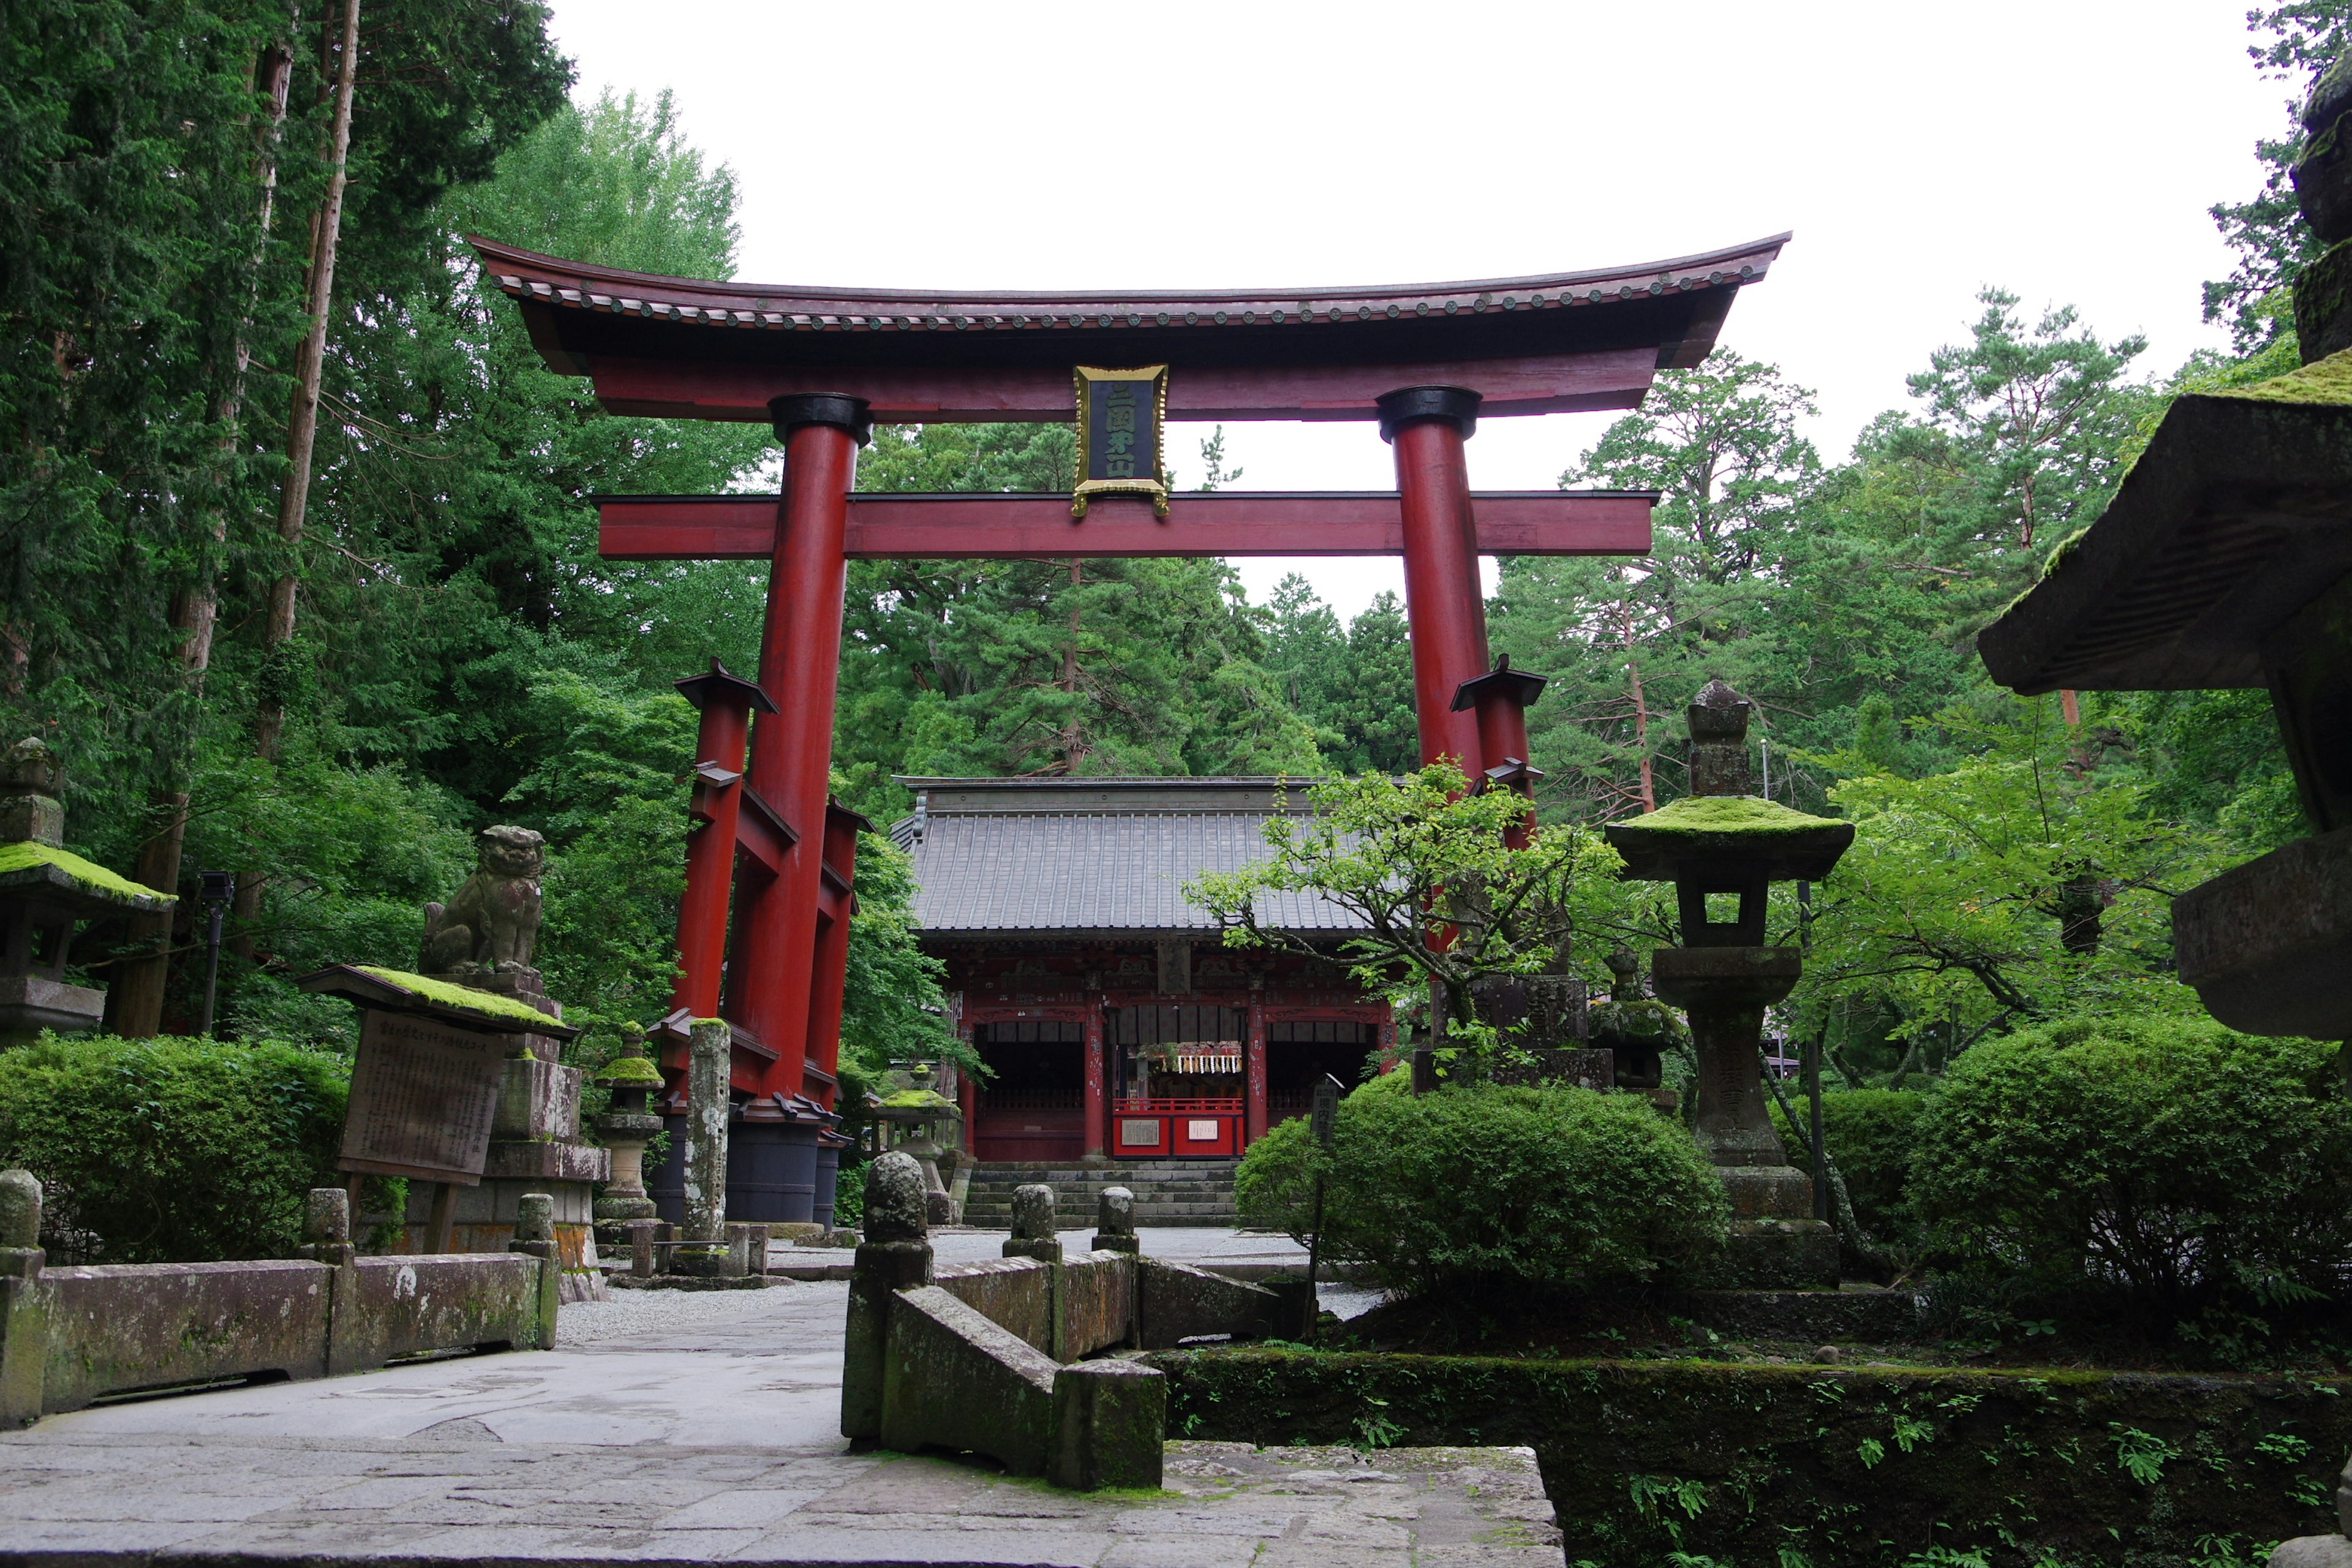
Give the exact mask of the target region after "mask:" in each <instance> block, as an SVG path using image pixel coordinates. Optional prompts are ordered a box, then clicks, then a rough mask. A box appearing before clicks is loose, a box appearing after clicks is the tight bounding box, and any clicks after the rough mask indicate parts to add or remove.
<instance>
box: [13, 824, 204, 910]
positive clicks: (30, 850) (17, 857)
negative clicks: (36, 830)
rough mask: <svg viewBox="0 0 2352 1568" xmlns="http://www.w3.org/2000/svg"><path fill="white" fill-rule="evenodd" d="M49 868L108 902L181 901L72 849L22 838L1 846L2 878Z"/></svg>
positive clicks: (76, 885) (79, 888)
mask: <svg viewBox="0 0 2352 1568" xmlns="http://www.w3.org/2000/svg"><path fill="white" fill-rule="evenodd" d="M43 867H47V868H50V869H51V870H54V871H57V872H58V873H59V874H60V875H62V876H63V877H65V878H66V879H67V880H68V881H70V882H72V883H73V884H74V886H75V888H76V889H78V890H79V891H81V892H84V893H87V894H89V895H91V896H93V897H95V898H99V899H101V900H105V901H106V902H108V903H123V902H130V903H138V904H142V905H147V906H149V907H157V906H161V905H164V904H174V903H177V902H179V899H178V897H177V896H176V895H175V894H172V893H163V892H158V891H156V890H155V889H153V888H146V887H142V886H141V885H140V884H138V883H137V882H134V881H132V880H131V879H130V878H128V877H118V876H116V875H115V874H114V873H113V872H111V871H110V870H108V869H107V868H105V867H103V866H100V865H99V864H97V863H96V862H94V861H89V860H85V859H83V858H81V857H80V856H79V855H77V854H75V853H74V852H73V851H72V850H70V849H58V848H56V847H52V846H50V845H47V844H38V843H36V842H34V841H33V840H32V839H29V838H20V839H18V840H16V842H15V843H13V844H0V877H5V876H6V875H8V874H9V873H10V872H13V871H32V870H37V869H39V868H43Z"/></svg>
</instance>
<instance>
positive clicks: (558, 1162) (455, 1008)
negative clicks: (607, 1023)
mask: <svg viewBox="0 0 2352 1568" xmlns="http://www.w3.org/2000/svg"><path fill="white" fill-rule="evenodd" d="M475 845H476V850H477V854H478V864H477V866H476V868H475V870H474V873H473V874H472V875H471V876H469V877H468V878H467V879H466V881H465V883H464V885H463V886H461V887H460V888H459V889H457V893H456V894H455V895H454V896H453V897H451V899H450V900H449V901H448V902H447V903H446V904H441V903H435V904H428V905H426V906H425V942H424V948H423V952H422V955H421V963H423V965H424V968H425V971H426V973H415V974H412V973H405V972H403V971H400V970H394V969H382V968H375V967H372V966H366V965H352V964H339V965H336V966H335V967H333V968H331V969H325V970H321V971H320V972H319V973H316V974H311V975H307V976H305V977H303V979H302V980H301V981H300V982H299V984H301V985H302V986H303V988H304V989H306V990H310V991H314V992H324V993H329V994H336V995H341V996H346V997H348V998H350V999H351V1000H352V1001H353V1002H356V1003H358V1004H359V1005H361V1007H362V1009H364V1010H365V1012H366V1014H367V1022H366V1023H365V1024H364V1025H363V1026H362V1031H361V1049H360V1061H359V1064H358V1066H357V1068H356V1069H355V1071H354V1074H353V1088H352V1112H351V1116H350V1118H349V1119H347V1121H346V1123H345V1139H346V1142H345V1159H344V1168H345V1169H347V1170H353V1171H362V1172H375V1173H381V1174H404V1175H408V1176H410V1177H411V1178H412V1182H411V1184H410V1187H409V1194H408V1209H407V1212H406V1214H405V1215H402V1216H400V1218H401V1221H402V1223H403V1224H404V1226H405V1229H406V1233H407V1236H406V1243H405V1246H406V1249H407V1250H409V1251H412V1252H435V1251H457V1252H496V1251H503V1250H505V1248H506V1247H507V1244H508V1243H509V1241H511V1240H512V1239H513V1238H514V1235H515V1226H516V1223H517V1220H518V1218H519V1217H520V1214H521V1212H522V1211H521V1202H522V1199H523V1196H524V1195H525V1194H547V1195H548V1197H549V1198H550V1199H551V1202H552V1203H553V1205H554V1207H553V1211H552V1220H551V1223H552V1225H553V1227H554V1232H553V1234H554V1243H555V1247H556V1251H557V1254H558V1257H559V1258H561V1260H562V1265H563V1280H562V1289H563V1299H564V1300H602V1299H603V1298H604V1275H603V1272H602V1270H601V1269H600V1268H598V1265H597V1258H596V1237H595V1234H594V1229H593V1226H594V1223H595V1217H596V1216H595V1213H594V1205H595V1188H596V1184H598V1183H601V1182H604V1181H605V1180H607V1179H609V1178H610V1176H611V1174H612V1157H611V1154H610V1153H609V1152H607V1151H606V1150H604V1149H601V1148H598V1147H597V1146H596V1145H594V1144H593V1143H590V1142H587V1141H586V1140H585V1139H584V1138H583V1136H582V1135H581V1131H580V1094H581V1089H582V1087H583V1078H584V1075H583V1072H582V1070H581V1069H580V1068H570V1067H565V1066H563V1065H562V1062H561V1060H560V1059H559V1058H560V1057H561V1055H562V1044H563V1042H564V1041H565V1040H567V1039H570V1038H572V1037H573V1036H575V1035H577V1034H578V1033H579V1031H578V1030H576V1029H573V1028H572V1027H570V1026H566V1025H565V1024H564V1023H563V1021H562V1019H563V1009H562V1006H561V1005H558V1004H557V1003H555V1002H553V1001H551V1000H550V999H549V997H548V995H547V988H546V986H545V985H544V984H542V982H541V978H540V973H539V971H538V970H537V969H534V968H532V967H531V963H530V961H531V958H532V955H533V952H534V951H535V949H536V947H537V944H538V939H539V923H540V902H541V898H540V882H539V879H540V876H541V872H542V871H543V870H544V869H545V866H546V846H545V842H544V840H542V839H541V837H540V836H539V835H538V834H536V833H534V832H532V831H530V829H529V828H524V827H511V826H499V827H487V828H484V829H483V830H482V831H481V832H480V833H478V834H477V835H476V836H475ZM386 1015H390V1018H389V1019H387V1018H386ZM420 1020H423V1022H420ZM434 1026H437V1027H438V1029H439V1030H440V1031H441V1036H442V1037H435V1038H432V1039H428V1036H430V1035H432V1034H433V1027H434ZM372 1044H373V1048H372ZM493 1051H495V1052H496V1053H497V1055H496V1067H495V1072H494V1073H493V1072H492V1070H491V1068H490V1066H489V1064H488V1061H487V1060H485V1059H484V1058H487V1057H488V1053H490V1052H493ZM468 1053H470V1056H469V1055H468ZM461 1058H466V1059H467V1060H470V1062H471V1066H470V1067H467V1068H464V1070H462V1071H461V1070H460V1061H461ZM485 1085H487V1089H486V1088H485ZM365 1086H374V1087H372V1088H368V1087H365ZM425 1086H430V1087H429V1088H428V1087H425ZM486 1098H487V1108H486V1106H485V1100H486ZM485 1120H487V1122H488V1130H487V1133H486V1134H483V1133H480V1132H478V1131H476V1130H477V1129H478V1127H479V1125H480V1124H481V1123H482V1122H483V1121H485ZM363 1123H364V1125H363ZM461 1131H462V1132H463V1133H464V1141H463V1142H460V1141H459V1138H458V1134H459V1133H460V1132H461ZM355 1135H362V1137H363V1142H367V1147H360V1146H357V1145H354V1144H353V1143H352V1142H351V1140H352V1138H353V1137H354V1136H355ZM395 1137H400V1138H404V1139H405V1140H406V1146H407V1147H408V1148H409V1149H410V1150H411V1152H415V1150H417V1149H432V1150H436V1151H438V1153H437V1154H436V1159H438V1160H440V1161H442V1162H443V1163H440V1164H436V1163H433V1162H430V1161H423V1160H416V1161H408V1162H403V1161H400V1160H397V1159H394V1158H391V1157H388V1156H386V1155H384V1154H383V1152H382V1149H383V1147H385V1146H388V1145H386V1144H384V1143H383V1140H387V1139H394V1138H395ZM371 1150H374V1151H375V1152H370V1151H371ZM468 1162H470V1163H471V1168H470V1170H467V1169H465V1168H463V1167H464V1166H465V1165H466V1163H468ZM403 1163H405V1164H406V1166H407V1168H405V1169H395V1168H394V1166H397V1165H401V1164H403ZM419 1178H421V1179H419Z"/></svg>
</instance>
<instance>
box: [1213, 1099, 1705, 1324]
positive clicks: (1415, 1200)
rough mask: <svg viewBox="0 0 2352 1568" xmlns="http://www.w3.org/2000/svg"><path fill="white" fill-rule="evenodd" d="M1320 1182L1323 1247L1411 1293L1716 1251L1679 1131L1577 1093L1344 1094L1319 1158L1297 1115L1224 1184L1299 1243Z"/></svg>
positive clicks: (1650, 1115)
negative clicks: (1330, 1136) (1328, 1146)
mask: <svg viewBox="0 0 2352 1568" xmlns="http://www.w3.org/2000/svg"><path fill="white" fill-rule="evenodd" d="M1389 1076H1390V1077H1391V1078H1394V1077H1397V1076H1399V1075H1396V1074H1391V1075H1389ZM1377 1081H1379V1080H1375V1082H1377ZM1318 1177H1319V1178H1320V1179H1321V1180H1322V1182H1323V1184H1324V1188H1325V1195H1324V1205H1323V1248H1324V1255H1325V1256H1326V1257H1333V1258H1354V1259H1359V1260H1360V1261H1362V1262H1364V1263H1366V1264H1369V1265H1370V1267H1371V1268H1372V1269H1373V1271H1374V1273H1375V1275H1376V1276H1377V1278H1378V1279H1380V1281H1381V1283H1383V1284H1385V1285H1388V1286H1390V1287H1391V1288H1394V1289H1403V1290H1408V1291H1412V1292H1415V1293H1418V1294H1427V1293H1431V1292H1440V1291H1448V1290H1460V1289H1480V1288H1492V1287H1506V1288H1517V1289H1527V1288H1549V1289H1561V1288H1576V1287H1588V1286H1593V1285H1599V1284H1606V1283H1614V1282H1622V1281H1628V1280H1646V1279H1655V1278H1659V1277H1661V1276H1673V1275H1675V1274H1677V1273H1679V1272H1681V1271H1683V1270H1685V1269H1688V1268H1694V1267H1696V1266H1698V1265H1700V1264H1702V1263H1703V1262H1704V1261H1705V1260H1706V1258H1708V1257H1710V1256H1711V1255H1712V1254H1713V1252H1714V1251H1715V1250H1716V1249H1717V1248H1718V1247H1720V1246H1721V1245H1722V1240H1723V1236H1724V1226H1725V1225H1726V1223H1727V1204H1726V1201H1725V1199H1724V1196H1723V1189H1722V1185H1721V1184H1720V1183H1718V1182H1717V1180H1716V1178H1715V1173H1714V1172H1713V1170H1712V1169H1710V1168H1709V1167H1708V1165H1707V1164H1706V1161H1705V1160H1704V1159H1703V1158H1701V1157H1700V1155H1699V1153H1698V1152H1697V1150H1696V1147H1695V1146H1694V1145H1693V1144H1692V1143H1691V1142H1690V1139H1689V1138H1688V1137H1687V1136H1686V1135H1685V1133H1684V1132H1683V1131H1682V1130H1681V1129H1680V1128H1679V1127H1677V1126H1676V1125H1675V1124H1674V1123H1672V1122H1669V1121H1665V1120H1664V1119H1662V1118H1660V1117H1659V1116H1657V1115H1656V1114H1655V1113H1654V1112H1653V1111H1652V1110H1650V1108H1649V1107H1648V1106H1647V1105H1646V1104H1643V1103H1642V1102H1640V1101H1637V1100H1633V1099H1632V1098H1631V1097H1627V1096H1619V1095H1602V1094H1595V1093H1593V1092H1592V1091H1591V1090H1590V1089H1568V1088H1545V1089H1506V1088H1499V1087H1496V1086H1493V1085H1477V1086H1471V1087H1465V1088H1460V1089H1444V1090H1442V1091H1440V1092H1438V1093H1436V1094H1430V1095H1421V1096H1414V1095H1412V1094H1409V1093H1405V1092H1401V1091H1399V1090H1396V1089H1372V1088H1370V1086H1367V1087H1366V1088H1364V1089H1358V1090H1357V1091H1356V1092H1354V1093H1353V1094H1350V1095H1349V1096H1348V1097H1347V1098H1346V1099H1345V1100H1342V1101H1340V1104H1339V1117H1338V1120H1337V1123H1336V1127H1335V1131H1334V1137H1333V1146H1332V1149H1331V1151H1330V1152H1328V1154H1327V1153H1325V1152H1322V1151H1321V1150H1319V1149H1318V1148H1316V1147H1315V1145H1314V1142H1313V1139H1312V1137H1311V1136H1310V1134H1309V1132H1308V1130H1307V1122H1306V1121H1303V1120H1293V1121H1286V1122H1284V1123H1283V1124H1282V1125H1280V1126H1279V1127H1276V1129H1274V1130H1273V1131H1271V1132H1269V1133H1268V1134H1267V1135H1266V1136H1265V1138H1263V1139H1261V1140H1259V1141H1258V1142H1255V1143H1254V1144H1252V1145H1251V1146H1250V1149H1249V1152H1248V1153H1247V1154H1245V1155H1244V1157H1243V1160H1242V1165H1241V1170H1240V1173H1239V1174H1238V1176H1237V1177H1236V1180H1235V1193H1236V1197H1237V1201H1238V1203H1239V1205H1240V1208H1241V1212H1242V1214H1243V1215H1244V1219H1245V1220H1246V1222H1247V1223H1250V1224H1253V1225H1260V1226H1266V1227H1268V1228H1272V1229H1277V1230H1283V1231H1286V1232H1288V1233H1289V1234H1291V1235H1292V1236H1295V1237H1299V1238H1301V1239H1302V1240H1303V1239H1304V1238H1305V1237H1306V1236H1307V1233H1308V1232H1309V1231H1310V1230H1311V1229H1312V1227H1313V1225H1314V1202H1313V1194H1314V1185H1315V1183H1316V1181H1317V1179H1318Z"/></svg>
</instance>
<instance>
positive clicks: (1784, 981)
mask: <svg viewBox="0 0 2352 1568" xmlns="http://www.w3.org/2000/svg"><path fill="white" fill-rule="evenodd" d="M1749 712H1750V704H1749V703H1748V700H1747V699H1746V698H1744V697H1742V696H1740V695H1739V694H1738V692H1736V691H1734V690H1732V689H1731V688H1730V687H1728V686H1727V685H1725V684H1724V683H1723V682H1722V681H1720V680H1710V681H1708V682H1707V684H1706V687H1705V689H1702V690H1701V691H1700V692H1699V694H1698V698H1697V700H1696V701H1694V702H1693V703H1692V704H1691V705H1690V708H1689V710H1688V714H1689V722H1690V735H1691V763H1690V769H1691V788H1692V791H1693V793H1692V794H1691V795H1686V796H1685V797H1684V798H1683V799H1681V800H1678V801H1675V802H1674V803H1672V804H1671V805H1667V806H1666V807H1664V809H1663V810H1659V811H1654V812H1651V813H1650V814H1649V815H1647V816H1637V817H1633V818H1632V819H1631V820H1629V821H1625V822H1619V823H1612V824H1611V825H1610V826H1607V827H1605V828H1603V829H1602V833H1603V835H1604V836H1605V837H1607V838H1608V840H1609V842H1610V844H1611V845H1612V847H1614V848H1615V849H1616V850H1617V852H1618V853H1619V854H1620V855H1622V856H1623V857H1624V858H1625V875H1626V876H1627V877H1629V878H1632V879H1636V880H1641V881H1662V882H1672V883H1674V884H1675V900H1676V903H1677V905H1678V912H1679V914H1680V916H1681V921H1680V923H1681V927H1682V936H1683V945H1682V946H1680V947H1668V948H1660V949H1659V950H1658V951H1657V952H1655V953H1654V955H1653V956H1652V958H1651V961H1650V973H1651V976H1652V979H1653V981H1654V984H1656V987H1657V992H1658V996H1659V998H1660V999H1661V1000H1662V1001H1664V1002H1668V1003H1671V1004H1673V1005H1676V1006H1679V1007H1681V1008H1683V1009H1684V1010H1685V1012H1686V1013H1687V1014H1688V1015H1689V1016H1690V1031H1691V1038H1692V1043H1693V1045H1694V1047H1696V1052H1697V1056H1698V1073H1697V1078H1696V1081H1695V1082H1694V1083H1693V1085H1692V1090H1693V1097H1694V1103H1693V1107H1692V1114H1691V1131H1692V1133H1693V1135H1694V1136H1695V1137H1696V1139H1697V1140H1698V1145H1699V1147H1700V1148H1701V1149H1703V1150H1705V1151H1706V1154H1707V1157H1708V1158H1709V1159H1711V1160H1713V1161H1714V1162H1715V1165H1716V1169H1717V1173H1718V1174H1719V1175H1721V1176H1722V1178H1723V1184H1724V1187H1725V1190H1726V1191H1727V1192H1728V1193H1729V1194H1730V1195H1731V1205H1732V1212H1733V1221H1732V1235H1731V1253H1730V1257H1729V1259H1728V1267H1727V1282H1728V1283H1732V1284H1737V1285H1742V1286H1751V1287H1759V1288H1779V1289H1792V1288H1805V1287H1821V1288H1830V1287H1834V1286H1835V1285H1836V1284H1837V1263H1838V1247H1837V1235H1836V1233H1835V1232H1834V1231H1833V1230H1832V1229H1831V1228H1830V1226H1828V1225H1826V1224H1825V1223H1823V1222H1822V1221H1820V1220H1817V1219H1815V1218H1813V1217H1812V1215H1813V1184H1812V1179H1811V1177H1809V1176H1807V1175H1806V1174H1805V1173H1803V1172H1802V1171H1800V1170H1798V1169H1797V1168H1796V1167H1794V1166H1792V1165H1790V1163H1789V1155H1788V1151H1787V1150H1786V1149H1785V1148H1784V1147H1783V1146H1782V1144H1781V1142H1780V1133H1779V1132H1778V1131H1775V1130H1774V1128H1773V1126H1772V1119H1771V1117H1770V1116H1769V1114H1767V1112H1766V1110H1765V1090H1764V1082H1763V1070H1764V1059H1763V1037H1764V1010H1765V1009H1766V1008H1767V1007H1769V1006H1770V1005H1772V1004H1773V1003H1775V1002H1778V1001H1780V999H1781V998H1782V997H1784V996H1786V995H1788V994H1789V993H1790V990H1791V989H1792V988H1793V987H1794V986H1795V985H1796V984H1797V979H1798V976H1799V975H1800V974H1801V973H1802V972H1803V965H1802V962H1801V959H1800V957H1799V954H1798V952H1797V950H1796V949H1795V948H1793V947H1769V946H1767V945H1765V941H1764V939H1765V929H1764V915H1765V894H1766V889H1768V888H1769V885H1770V884H1771V883H1772V882H1774V881H1780V880H1785V879H1803V880H1806V881H1819V880H1820V879H1822V878H1823V877H1825V876H1827V875H1828V874H1829V870H1830V868H1831V867H1832V865H1834V864H1836V862H1837V858H1838V857H1839V856H1840V855H1842V854H1843V853H1844V852H1845V848H1846V846H1848V845H1850V844H1852V843H1853V824H1852V823H1846V822H1837V821H1832V820H1831V819H1829V818H1826V817H1819V816H1806V815H1805V814H1804V813H1802V812H1799V811H1791V810H1790V808H1788V807H1787V806H1785V805H1777V804H1775V803H1774V802H1771V801H1769V800H1763V799H1759V798H1758V797H1757V796H1755V795H1750V794H1749V793H1748V786H1749V784H1750V783H1751V775H1750V773H1749V771H1748V714H1749ZM1711 906H1714V907H1711ZM1723 916H1727V917H1728V918H1719V917H1723Z"/></svg>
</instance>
